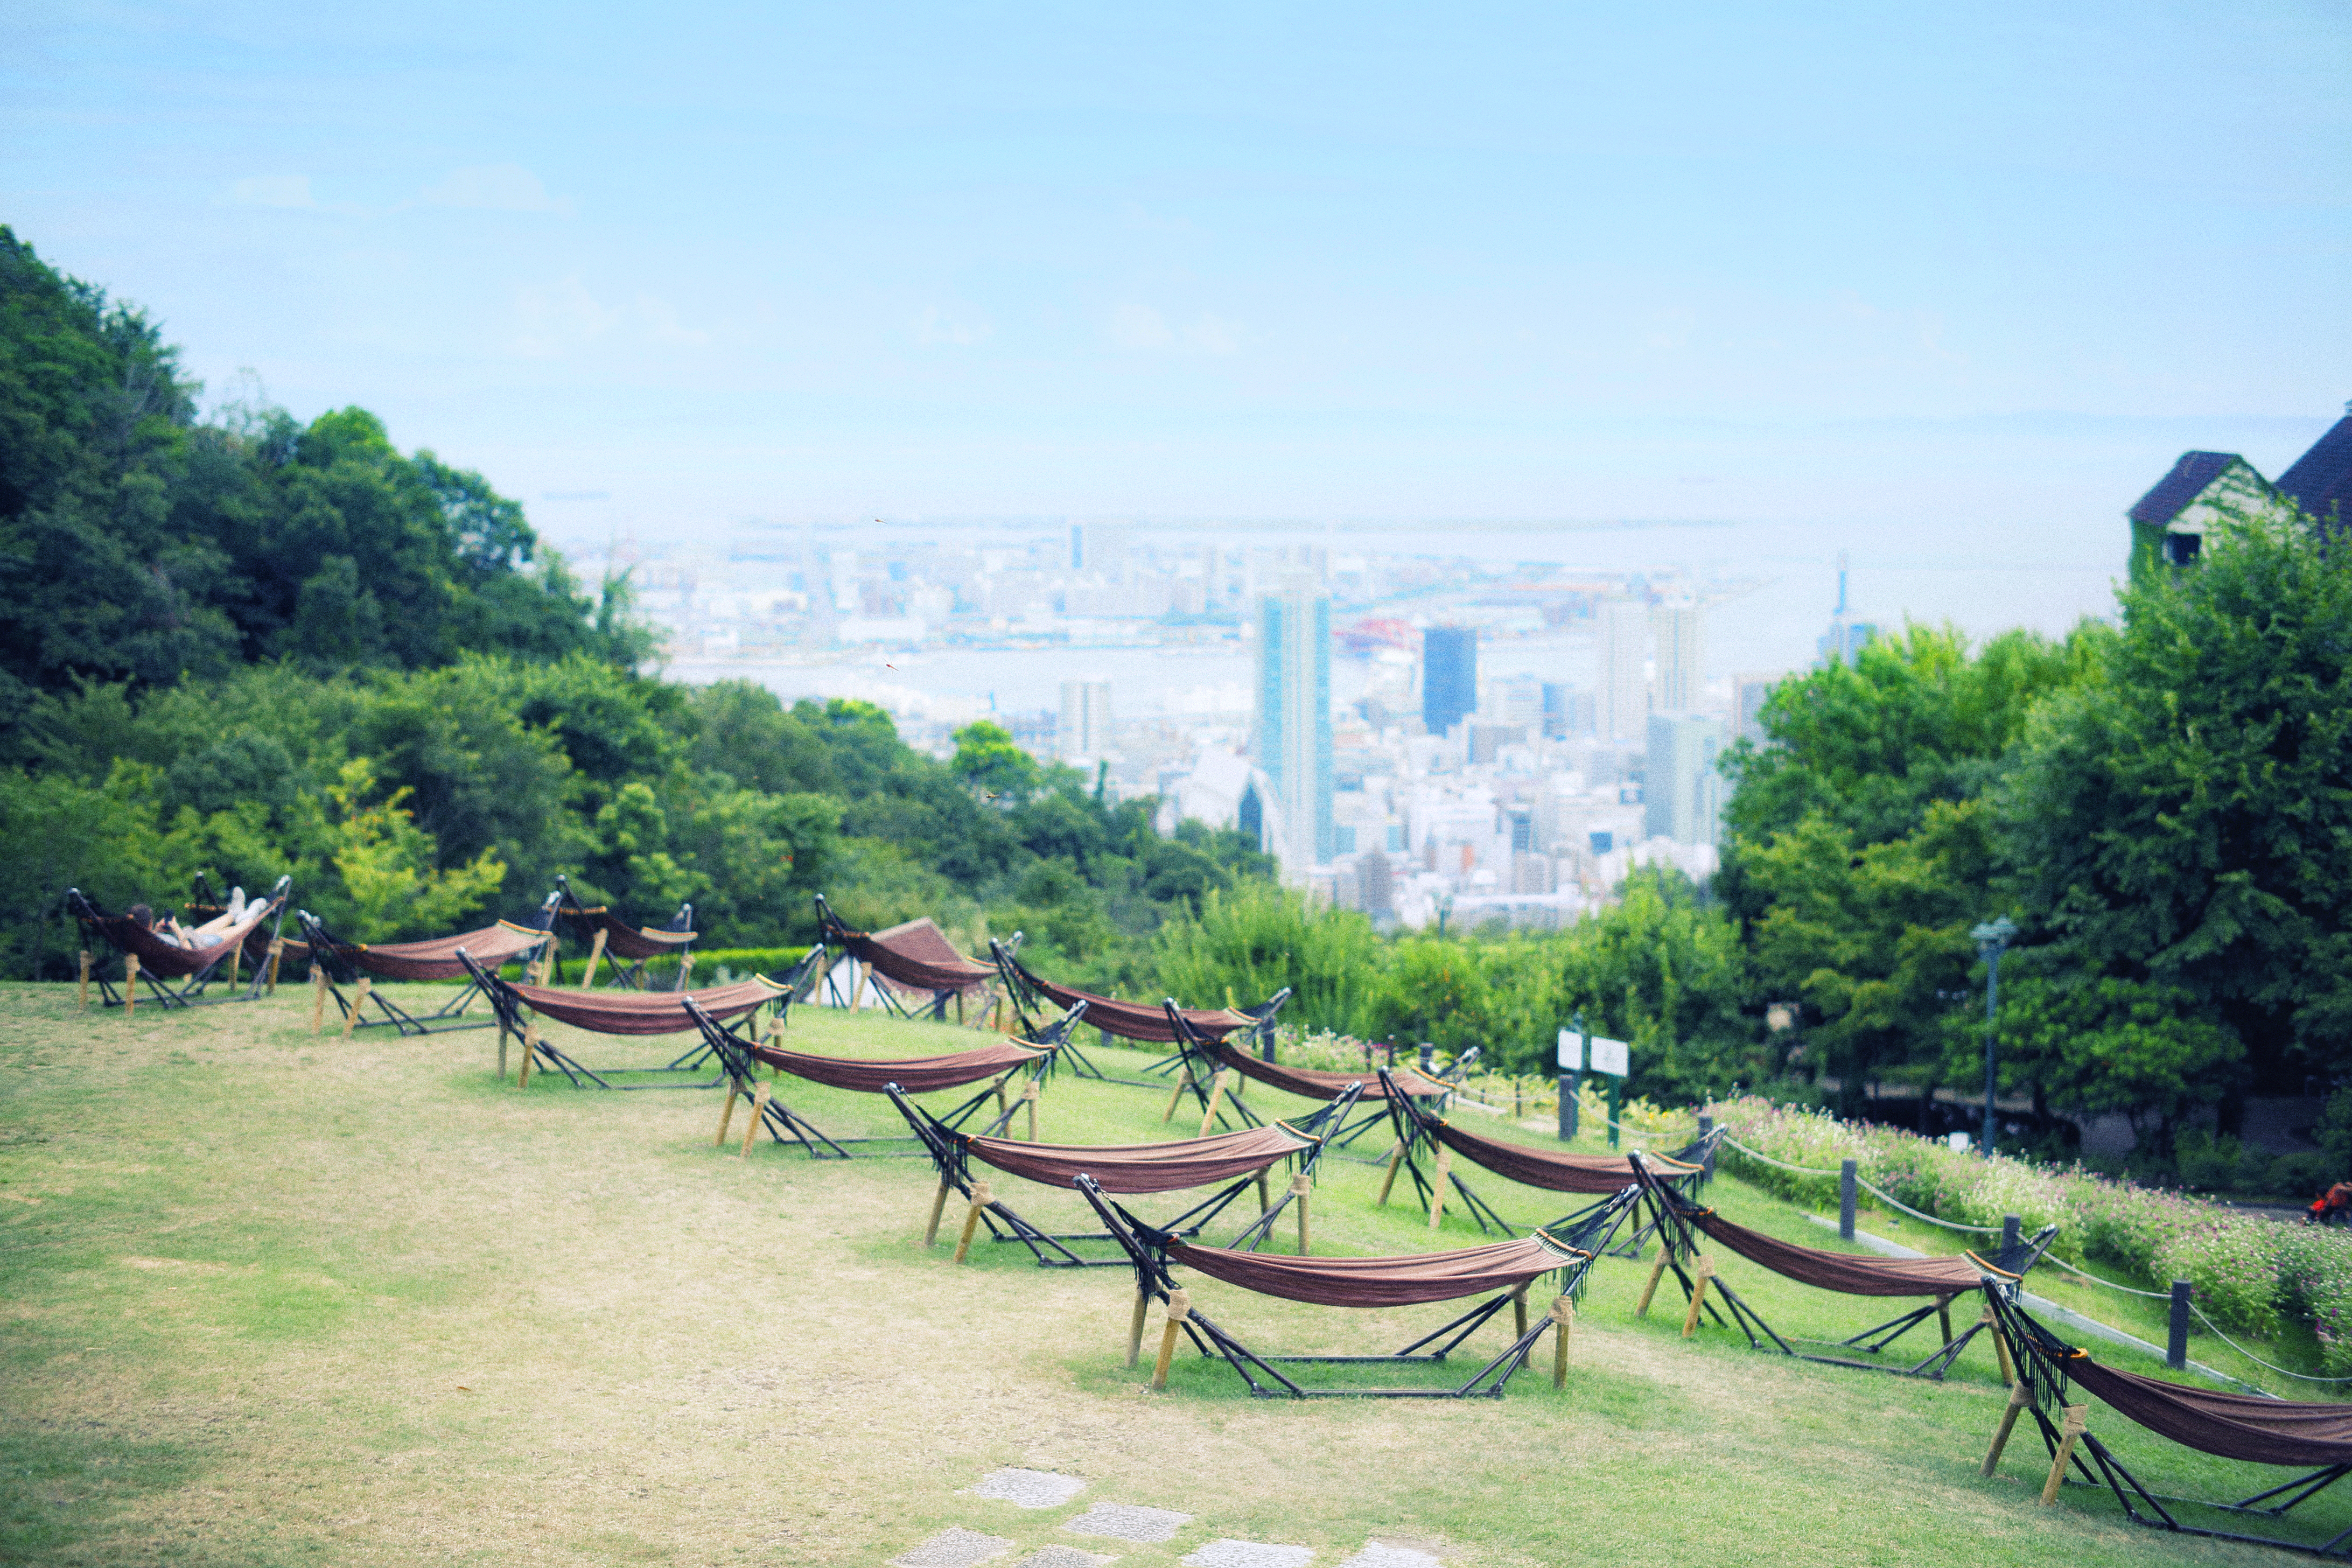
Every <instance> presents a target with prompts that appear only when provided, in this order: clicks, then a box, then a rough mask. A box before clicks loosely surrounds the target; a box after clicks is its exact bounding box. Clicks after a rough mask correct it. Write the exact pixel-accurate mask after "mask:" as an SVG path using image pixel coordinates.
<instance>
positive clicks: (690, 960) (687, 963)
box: [677, 949, 694, 991]
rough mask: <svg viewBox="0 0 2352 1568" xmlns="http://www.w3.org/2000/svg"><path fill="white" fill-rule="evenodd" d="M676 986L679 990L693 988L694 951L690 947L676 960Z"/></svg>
mask: <svg viewBox="0 0 2352 1568" xmlns="http://www.w3.org/2000/svg"><path fill="white" fill-rule="evenodd" d="M677 988H678V989H679V990H680V991H691V990H692V989H694V953H693V951H692V950H691V949H689V950H688V952H687V954H686V956H685V957H683V958H681V959H679V960H678V961H677Z"/></svg>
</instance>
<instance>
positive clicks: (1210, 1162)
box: [901, 1086, 1316, 1194]
mask: <svg viewBox="0 0 2352 1568" xmlns="http://www.w3.org/2000/svg"><path fill="white" fill-rule="evenodd" d="M901 1087H903V1086H901ZM956 1141H957V1142H959V1143H961V1144H962V1145H963V1147H964V1149H965V1151H966V1152H969V1153H971V1155H972V1156H973V1157H974V1158H976V1159H980V1160H983V1161H986V1162H987V1163H989V1164H992V1165H993V1166H995V1167H996V1168H997V1169H998V1170H1000V1171H1009V1172H1011V1173H1013V1174H1014V1175H1016V1176H1021V1177H1024V1178H1026V1179H1027V1180H1029V1181H1033V1182H1038V1183H1042V1184H1045V1185H1046V1186H1049V1187H1063V1188H1066V1187H1068V1186H1069V1185H1070V1184H1071V1183H1073V1182H1074V1181H1076V1179H1077V1178H1078V1177H1079V1176H1080V1175H1082V1174H1083V1175H1088V1176H1092V1177H1093V1178H1094V1179H1095V1183H1096V1184H1097V1185H1098V1186H1099V1187H1101V1188H1102V1190H1103V1191H1104V1192H1107V1193H1120V1194H1134V1193H1173V1192H1181V1191H1182V1190H1183V1189H1184V1188H1186V1187H1205V1186H1209V1185H1211V1184H1214V1183H1217V1182H1230V1181H1234V1180H1235V1179H1237V1178H1239V1177H1242V1176H1246V1175H1249V1174H1250V1173H1253V1172H1255V1171H1262V1170H1264V1169H1265V1167H1266V1166H1268V1165H1271V1164H1273V1163H1275V1162H1276V1160H1279V1159H1282V1158H1283V1157H1284V1156H1286V1155H1289V1154H1297V1153H1299V1152H1303V1151H1305V1150H1308V1149H1312V1148H1314V1147H1315V1143H1316V1141H1315V1140H1314V1139H1313V1138H1310V1137H1308V1136H1307V1134H1306V1133H1304V1132H1300V1131H1296V1130H1295V1129H1293V1128H1291V1127H1290V1126H1288V1125H1287V1124H1286V1123H1284V1122H1280V1121H1276V1122H1275V1123H1273V1124H1272V1125H1270V1126H1265V1127H1252V1128H1249V1129H1248V1130H1246V1131H1241V1132H1221V1133H1219V1134H1218V1135H1217V1136H1215V1137H1213V1138H1188V1139H1186V1140H1184V1141H1183V1142H1181V1143H1110V1144H1103V1145H1100V1146H1089V1145H1087V1144H1079V1143H1021V1142H1013V1140H1011V1139H1006V1138H983V1137H980V1136H978V1135H973V1136H971V1137H961V1136H959V1137H958V1138H957V1140H956Z"/></svg>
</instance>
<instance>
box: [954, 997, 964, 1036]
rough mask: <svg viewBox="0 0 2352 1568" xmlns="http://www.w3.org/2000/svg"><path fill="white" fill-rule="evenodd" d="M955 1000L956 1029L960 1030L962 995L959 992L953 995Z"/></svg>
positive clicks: (961, 1023)
mask: <svg viewBox="0 0 2352 1568" xmlns="http://www.w3.org/2000/svg"><path fill="white" fill-rule="evenodd" d="M955 999H956V1027H957V1028H959V1029H961V1028H962V1027H963V993H962V992H961V991H959V992H957V993H956V994H955Z"/></svg>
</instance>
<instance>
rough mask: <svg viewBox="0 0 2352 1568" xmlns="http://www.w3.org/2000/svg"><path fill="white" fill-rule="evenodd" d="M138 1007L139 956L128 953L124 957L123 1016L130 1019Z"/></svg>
mask: <svg viewBox="0 0 2352 1568" xmlns="http://www.w3.org/2000/svg"><path fill="white" fill-rule="evenodd" d="M138 1005H139V955H138V954H137V953H135V952H126V953H124V954H123V955H122V1016H124V1017H126V1018H128V1017H129V1016H131V1013H132V1012H133V1011H134V1010H135V1009H136V1008H137V1007H138Z"/></svg>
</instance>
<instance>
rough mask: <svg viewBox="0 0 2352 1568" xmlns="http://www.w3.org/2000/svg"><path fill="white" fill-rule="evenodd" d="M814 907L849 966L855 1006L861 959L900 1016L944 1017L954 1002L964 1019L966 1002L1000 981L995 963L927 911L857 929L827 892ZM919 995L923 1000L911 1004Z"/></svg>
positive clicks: (848, 996) (830, 943)
mask: <svg viewBox="0 0 2352 1568" xmlns="http://www.w3.org/2000/svg"><path fill="white" fill-rule="evenodd" d="M816 913H817V922H818V925H819V926H820V928H821V929H822V934H823V940H824V944H825V946H826V947H827V948H829V949H831V950H832V951H833V952H835V954H836V955H837V958H836V962H838V963H845V964H846V966H847V968H848V971H849V974H848V981H847V989H846V992H845V994H844V996H845V1000H846V1001H847V1003H848V1004H849V1005H852V1006H855V1005H856V1003H857V1001H858V1000H859V998H860V996H861V994H862V993H863V990H864V984H863V981H862V980H861V978H860V974H859V971H858V968H857V966H858V965H859V964H861V963H862V964H864V965H865V966H866V970H865V977H866V978H867V979H870V980H871V981H872V982H873V987H872V989H873V992H874V994H875V995H877V996H878V997H880V998H881V999H882V1005H884V1006H885V1007H887V1008H888V1009H889V1010H890V1011H892V1012H893V1013H896V1014H897V1015H898V1016H900V1017H902V1018H912V1017H929V1018H939V1019H945V1018H946V1016H947V1012H948V1005H949V1004H950V1003H953V1004H954V1005H955V1008H956V1018H957V1021H958V1022H959V1023H961V1021H962V1019H963V1012H964V1008H965V1005H966V1004H967V1003H968V1002H971V1001H974V1000H976V999H977V998H978V997H979V995H980V994H981V993H982V992H983V991H984V990H986V988H987V987H989V986H991V985H992V984H996V981H997V973H996V966H995V965H994V964H993V963H982V962H981V961H980V960H978V959H973V958H967V957H965V956H964V955H963V954H962V953H961V952H957V951H956V945H955V943H953V942H950V941H949V940H948V935H947V932H945V931H941V930H940V928H939V924H938V922H937V921H933V920H932V919H931V918H930V917H929V915H919V916H917V917H916V918H915V919H913V920H910V921H902V922H900V923H899V924H898V925H894V926H891V927H888V928H887V929H886V930H883V931H853V930H851V929H850V928H849V927H848V926H846V925H844V924H843V923H842V922H841V921H840V919H839V917H837V916H836V915H835V914H834V912H833V906H832V905H830V904H828V903H827V902H825V900H824V895H823V894H819V895H818V896H817V900H816ZM917 999H920V1001H919V1005H913V1006H910V1005H909V1003H911V1002H915V1001H917Z"/></svg>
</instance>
